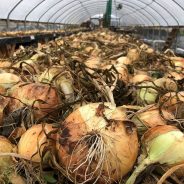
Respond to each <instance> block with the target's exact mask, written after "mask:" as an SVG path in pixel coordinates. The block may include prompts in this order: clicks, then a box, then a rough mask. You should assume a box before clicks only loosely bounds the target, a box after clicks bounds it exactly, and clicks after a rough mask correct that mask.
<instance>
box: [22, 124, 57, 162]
mask: <svg viewBox="0 0 184 184" xmlns="http://www.w3.org/2000/svg"><path fill="white" fill-rule="evenodd" d="M55 130H56V129H55V128H53V126H52V125H51V124H44V123H43V124H37V125H33V126H32V127H31V128H29V129H28V130H27V131H26V132H25V133H24V134H23V135H22V136H21V138H20V141H19V143H18V153H19V154H20V155H22V156H24V157H26V158H27V159H29V160H31V161H33V162H37V163H40V162H41V158H42V156H43V150H44V148H46V147H48V146H49V145H50V144H52V145H53V146H54V142H53V141H52V139H53V140H54V139H55V136H56V135H55V133H54V131H55ZM51 132H53V134H52V133H51Z"/></svg>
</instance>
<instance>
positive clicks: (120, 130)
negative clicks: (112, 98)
mask: <svg viewBox="0 0 184 184" xmlns="http://www.w3.org/2000/svg"><path fill="white" fill-rule="evenodd" d="M101 105H102V104H101ZM101 105H100V104H88V105H85V106H82V107H80V108H79V109H77V110H76V111H74V112H73V113H72V114H70V115H69V116H68V117H67V118H66V120H65V121H64V122H63V124H62V128H61V133H60V134H59V135H58V139H57V140H58V141H57V144H56V146H57V150H58V157H59V159H60V164H62V166H64V167H65V169H66V172H67V173H68V175H69V176H71V177H73V178H75V179H76V180H77V182H78V183H80V182H84V183H85V182H87V180H88V182H94V181H95V179H97V180H96V182H97V183H106V182H107V181H108V182H109V183H112V182H114V181H119V180H120V179H121V177H122V176H124V175H126V174H127V173H128V172H129V171H130V170H131V169H132V167H133V165H134V162H135V160H136V158H137V154H138V138H137V133H136V128H135V126H134V125H133V124H132V122H130V121H126V119H125V117H126V114H125V110H122V109H118V108H115V107H113V106H112V105H110V104H109V103H105V104H104V105H105V108H104V109H103V108H102V109H101V110H100V109H99V108H100V107H102V106H101ZM102 114H104V116H105V117H106V118H107V119H109V120H111V121H110V122H111V123H109V125H108V122H107V121H106V120H105V119H106V118H105V119H104V117H103V115H102ZM92 137H93V139H94V140H93V139H92ZM81 140H82V141H81ZM89 140H91V141H89ZM95 140H96V143H95V144H96V146H95V144H93V143H94V141H95ZM98 140H101V141H99V142H98ZM98 146H100V148H101V146H102V148H103V147H104V149H102V151H101V152H100V153H98V152H97V151H98V149H97V148H98ZM90 149H92V150H91V151H95V149H97V150H96V152H94V153H96V157H94V159H95V158H96V161H95V160H93V159H92V160H91V162H90V161H89V160H88V161H87V162H86V164H87V165H88V164H89V165H90V167H89V170H88V169H87V165H86V164H82V163H81V162H83V159H87V158H88V156H89V153H90ZM81 150H83V151H81ZM102 155H104V158H103V159H102V157H101V156H102ZM100 158H101V159H102V160H101V159H100ZM100 161H102V163H101V162H100ZM89 162H90V163H89ZM100 163H101V164H100ZM98 164H99V168H98V169H97V170H96V172H94V175H93V176H92V177H91V178H89V177H88V176H89V175H90V174H91V173H92V172H93V171H94V170H95V169H96V168H97V165H98ZM80 165H81V166H80ZM77 167H78V168H77ZM75 169H76V170H75ZM72 170H73V172H72ZM85 172H87V174H88V176H87V178H85Z"/></svg>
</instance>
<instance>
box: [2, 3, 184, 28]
mask: <svg viewBox="0 0 184 184" xmlns="http://www.w3.org/2000/svg"><path fill="white" fill-rule="evenodd" d="M112 2H113V6H112V14H113V15H115V16H116V17H119V18H120V22H121V24H124V25H145V26H178V25H181V26H182V25H184V19H183V17H184V0H112ZM106 4H107V0H0V18H1V19H7V18H8V17H9V19H12V20H23V21H36V22H39V21H40V22H52V23H65V24H68V23H73V24H80V23H81V22H83V21H86V20H88V19H89V18H90V17H92V16H94V15H97V14H103V13H105V10H106ZM119 4H122V9H120V10H118V9H117V6H118V5H119Z"/></svg>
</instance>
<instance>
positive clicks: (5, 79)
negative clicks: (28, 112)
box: [0, 73, 21, 92]
mask: <svg viewBox="0 0 184 184" xmlns="http://www.w3.org/2000/svg"><path fill="white" fill-rule="evenodd" d="M20 81H21V79H20V78H19V77H18V76H17V75H15V74H12V73H0V91H2V92H3V91H4V92H5V91H6V90H7V89H10V88H12V87H13V86H14V85H15V84H17V83H19V82H20Z"/></svg>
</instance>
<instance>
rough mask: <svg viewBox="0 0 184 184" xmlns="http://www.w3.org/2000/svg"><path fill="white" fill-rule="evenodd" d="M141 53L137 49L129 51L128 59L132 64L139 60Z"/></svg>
mask: <svg viewBox="0 0 184 184" xmlns="http://www.w3.org/2000/svg"><path fill="white" fill-rule="evenodd" d="M139 56H140V54H139V51H138V50H137V49H129V51H128V54H127V57H128V58H129V59H130V61H131V62H134V61H137V60H138V59H139Z"/></svg>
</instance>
